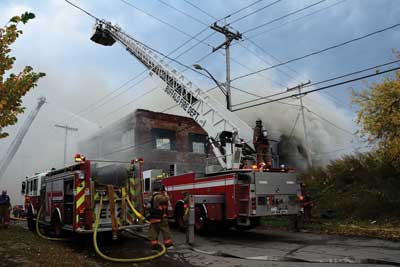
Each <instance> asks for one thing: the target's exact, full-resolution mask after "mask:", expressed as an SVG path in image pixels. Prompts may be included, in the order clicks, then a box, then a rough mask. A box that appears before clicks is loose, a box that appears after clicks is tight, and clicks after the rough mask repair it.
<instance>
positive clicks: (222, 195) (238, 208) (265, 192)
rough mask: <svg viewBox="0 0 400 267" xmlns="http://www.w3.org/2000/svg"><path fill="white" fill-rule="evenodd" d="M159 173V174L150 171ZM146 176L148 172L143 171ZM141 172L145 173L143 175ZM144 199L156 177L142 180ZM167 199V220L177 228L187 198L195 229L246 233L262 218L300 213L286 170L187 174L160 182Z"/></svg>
mask: <svg viewBox="0 0 400 267" xmlns="http://www.w3.org/2000/svg"><path fill="white" fill-rule="evenodd" d="M151 171H152V172H154V173H160V170H151ZM146 172H147V173H149V172H150V171H146ZM146 172H145V173H146ZM143 179H144V182H143V184H144V196H145V199H147V200H149V196H150V195H151V185H152V184H153V183H154V182H157V180H158V179H160V176H159V175H158V177H157V176H150V175H145V174H144V176H143ZM161 183H162V184H163V185H164V186H165V190H166V192H167V194H168V196H169V198H170V202H171V203H170V208H169V216H170V217H171V218H173V219H174V220H175V223H176V224H177V225H179V226H181V227H183V225H184V214H185V210H186V205H187V201H186V200H187V199H185V198H186V197H187V196H188V195H192V196H193V197H194V201H195V229H196V230H198V231H202V230H205V229H206V228H208V227H209V226H210V224H211V225H213V226H218V225H220V226H224V227H231V226H235V227H236V228H238V229H250V228H252V227H255V226H257V225H258V224H259V222H260V218H262V217H265V216H292V218H293V219H296V218H297V215H298V214H299V211H300V197H301V191H300V186H299V183H298V181H297V177H296V173H294V172H292V171H291V170H290V169H287V168H282V169H276V170H268V171H267V170H260V169H256V170H253V169H241V170H238V171H235V172H223V173H219V174H213V175H209V176H203V177H196V174H195V173H187V174H182V175H178V176H171V177H166V178H162V179H161Z"/></svg>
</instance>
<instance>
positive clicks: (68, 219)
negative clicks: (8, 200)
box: [22, 155, 138, 237]
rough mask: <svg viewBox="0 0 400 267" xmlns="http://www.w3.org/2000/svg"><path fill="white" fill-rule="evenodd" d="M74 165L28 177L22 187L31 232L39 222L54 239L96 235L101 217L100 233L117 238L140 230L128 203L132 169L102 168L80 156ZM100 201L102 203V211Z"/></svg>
mask: <svg viewBox="0 0 400 267" xmlns="http://www.w3.org/2000/svg"><path fill="white" fill-rule="evenodd" d="M75 161H76V163H75V164H73V165H70V166H67V167H64V168H61V169H52V170H51V171H49V172H47V173H43V174H40V175H36V176H32V177H29V178H27V180H26V181H25V182H24V183H23V186H22V187H23V192H24V193H25V195H26V199H29V201H30V202H29V203H30V204H29V207H30V208H31V210H32V212H31V213H32V214H31V215H32V216H31V217H30V219H28V226H29V229H31V230H33V229H35V223H36V219H37V218H38V219H39V224H40V225H41V226H44V227H47V229H50V232H51V233H53V234H54V235H60V234H61V231H67V232H68V231H69V232H76V233H93V231H94V224H95V219H96V217H95V215H96V214H98V213H100V217H99V218H100V219H99V225H98V230H97V231H98V232H105V231H110V232H113V236H114V235H115V237H116V235H117V233H118V231H120V230H123V229H129V228H135V227H137V226H138V225H137V224H136V223H137V219H136V218H135V216H134V213H132V212H131V210H130V209H129V207H128V203H127V202H128V199H129V201H133V197H134V196H132V195H130V193H129V192H130V191H132V190H130V188H129V182H128V181H129V179H133V178H132V177H130V176H129V175H131V174H132V166H129V165H130V164H108V165H105V166H101V167H100V166H98V164H97V163H92V162H91V161H90V160H85V158H84V157H82V156H80V155H77V156H76V157H75ZM100 197H102V199H103V205H102V209H101V210H99V202H100ZM27 203H28V202H27V201H26V204H27ZM28 212H29V209H28ZM28 218H29V217H28Z"/></svg>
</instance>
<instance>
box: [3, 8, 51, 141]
mask: <svg viewBox="0 0 400 267" xmlns="http://www.w3.org/2000/svg"><path fill="white" fill-rule="evenodd" d="M34 18H35V14H33V13H30V12H25V13H23V14H22V15H21V16H15V17H12V18H11V19H10V20H9V21H8V23H7V24H6V25H5V26H4V27H3V28H0V139H1V138H4V137H6V136H8V133H6V132H4V131H3V128H5V127H7V126H10V125H13V124H15V123H17V121H18V119H17V116H18V115H19V114H21V113H23V112H24V109H25V108H24V107H22V99H21V98H22V97H23V96H24V95H25V94H26V93H27V92H28V91H29V90H31V89H32V88H34V87H35V86H36V85H37V82H38V80H39V79H40V78H41V77H43V76H45V74H44V73H41V72H39V73H36V72H34V71H33V68H32V67H30V66H26V67H25V68H24V69H23V70H22V71H21V72H20V73H18V74H14V73H12V72H11V69H12V68H13V65H14V62H15V60H16V58H15V57H13V56H11V55H10V53H11V48H10V46H11V45H12V44H13V43H14V42H15V41H16V40H17V38H18V37H20V35H21V34H22V33H23V32H22V30H19V29H18V24H20V23H21V22H22V23H23V24H26V23H27V22H28V21H29V20H31V19H34ZM6 72H11V73H10V74H9V75H8V77H7V78H5V77H4V76H5V75H6Z"/></svg>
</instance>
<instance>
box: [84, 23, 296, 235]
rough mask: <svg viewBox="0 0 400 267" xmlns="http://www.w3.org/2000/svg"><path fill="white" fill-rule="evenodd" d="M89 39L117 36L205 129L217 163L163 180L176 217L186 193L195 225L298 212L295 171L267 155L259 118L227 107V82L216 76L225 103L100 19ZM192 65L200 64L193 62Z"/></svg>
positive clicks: (247, 223) (243, 223) (108, 40)
mask: <svg viewBox="0 0 400 267" xmlns="http://www.w3.org/2000/svg"><path fill="white" fill-rule="evenodd" d="M213 26H214V27H216V28H218V27H217V26H216V25H213ZM224 31H229V30H228V29H224ZM91 40H92V41H93V42H95V43H97V44H100V45H103V46H111V45H113V44H114V43H115V42H119V43H120V44H121V45H122V46H123V47H125V48H126V50H127V51H128V52H129V53H130V54H131V55H132V56H134V57H135V58H136V59H137V60H138V61H139V62H140V63H142V64H143V65H144V66H145V67H146V68H147V69H148V70H149V71H150V74H151V75H152V76H153V77H157V78H158V79H161V80H162V81H163V82H164V83H165V88H164V92H165V93H166V96H168V97H169V98H170V99H171V100H172V101H174V102H175V103H176V104H177V106H179V107H180V108H181V109H182V110H183V111H184V112H186V114H187V115H188V116H190V117H191V118H192V119H193V120H194V121H196V122H197V123H198V124H199V125H200V126H201V127H202V128H203V129H204V130H205V131H206V132H207V134H208V141H209V145H210V148H211V149H212V151H213V153H214V156H215V160H216V161H217V162H218V164H212V165H210V166H207V169H206V175H201V174H195V173H189V174H182V175H178V176H173V177H169V178H165V179H163V180H162V183H163V184H164V185H165V186H166V189H167V192H168V194H169V196H170V198H171V207H170V213H171V214H170V215H173V216H174V217H175V219H176V221H177V222H179V221H182V217H183V213H184V208H183V206H184V201H183V200H184V195H187V194H191V195H194V196H195V202H196V203H197V205H196V221H197V223H196V225H197V227H196V228H198V229H200V228H204V227H205V225H206V223H207V222H210V221H223V222H226V224H225V225H227V224H228V225H229V224H234V225H237V226H239V227H252V226H254V225H257V223H258V221H259V218H260V217H261V216H268V215H293V216H296V215H297V214H298V213H299V212H300V203H299V199H298V196H299V195H300V194H301V193H300V185H299V182H298V181H297V178H296V174H294V173H291V172H290V170H289V169H287V168H285V166H282V165H280V163H279V160H275V161H274V158H273V157H271V155H270V148H271V146H270V143H269V142H270V140H269V139H268V133H267V131H266V130H264V129H263V126H262V122H261V120H257V122H256V125H255V127H254V128H253V127H251V126H249V125H248V124H247V123H246V122H244V121H243V120H242V119H241V118H240V117H239V116H238V115H237V114H236V113H235V112H233V111H232V108H231V105H230V102H231V101H230V97H231V96H230V88H229V87H228V86H227V85H226V88H222V85H221V84H220V83H218V82H216V83H217V85H218V87H219V88H220V89H221V91H222V92H223V93H224V95H225V97H226V99H227V108H225V106H224V105H222V104H221V103H220V102H219V101H218V99H216V98H215V97H214V96H213V95H212V94H210V93H209V92H208V90H204V89H201V88H200V87H197V86H196V85H195V84H194V83H193V82H192V81H191V80H190V79H188V78H187V77H185V75H184V74H183V73H181V72H179V71H177V70H176V69H174V68H172V67H171V66H170V65H169V64H168V63H167V62H166V61H165V58H164V57H162V58H160V56H159V55H157V54H156V53H155V52H154V50H153V49H151V48H149V47H148V46H147V45H145V44H144V43H142V42H139V41H137V40H136V39H135V38H134V37H132V36H130V35H129V34H128V33H126V32H124V31H123V30H122V29H121V28H120V27H119V26H118V25H113V24H112V23H111V22H108V21H105V20H97V21H96V25H95V28H94V33H93V35H92V37H91ZM231 41H233V39H230V40H229V42H231ZM193 67H194V68H195V69H197V70H204V69H203V67H201V66H200V65H198V64H195V65H193ZM253 166H254V167H253ZM145 179H146V178H145ZM147 179H150V180H149V181H146V180H145V181H144V183H143V184H144V188H143V189H144V194H145V196H146V195H149V193H150V192H151V187H149V186H148V185H151V182H152V181H151V179H157V177H152V176H151V175H150V177H149V178H147ZM148 189H149V190H148Z"/></svg>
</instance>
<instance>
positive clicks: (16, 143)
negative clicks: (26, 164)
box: [0, 97, 46, 181]
mask: <svg viewBox="0 0 400 267" xmlns="http://www.w3.org/2000/svg"><path fill="white" fill-rule="evenodd" d="M44 103H46V98H44V97H40V98H39V101H38V103H37V106H36V108H35V109H34V110H32V112H31V113H30V114H29V116H28V118H27V119H26V121H25V122H24V124H23V125H22V126H21V129H19V131H18V133H17V136H15V138H14V140H13V141H12V142H11V144H10V146H9V147H8V149H7V151H6V153H5V155H4V158H3V160H2V161H1V163H0V181H1V179H2V177H3V175H4V173H5V172H6V170H7V168H8V166H9V165H10V163H11V161H12V159H13V158H14V156H15V154H16V153H17V151H18V149H19V147H20V146H21V144H22V141H23V140H24V138H25V135H26V133H27V132H28V130H29V128H30V127H31V125H32V123H33V121H34V120H35V118H36V116H37V114H38V113H39V110H40V108H41V107H42V106H43V104H44Z"/></svg>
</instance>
